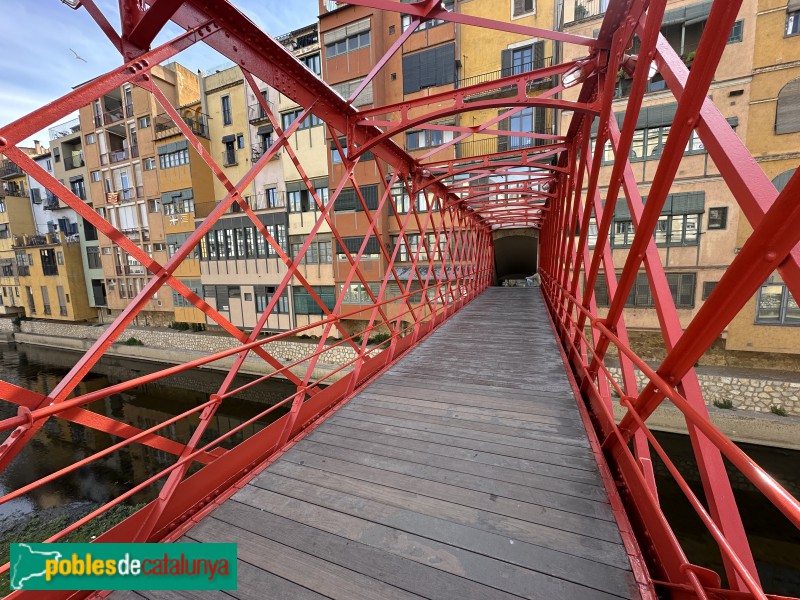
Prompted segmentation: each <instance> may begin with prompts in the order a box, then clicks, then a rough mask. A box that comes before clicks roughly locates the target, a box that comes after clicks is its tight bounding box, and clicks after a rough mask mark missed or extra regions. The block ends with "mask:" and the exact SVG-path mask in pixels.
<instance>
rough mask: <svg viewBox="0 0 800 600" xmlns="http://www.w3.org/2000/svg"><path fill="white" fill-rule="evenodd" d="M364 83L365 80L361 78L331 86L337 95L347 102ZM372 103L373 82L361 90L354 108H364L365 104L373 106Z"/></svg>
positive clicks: (354, 101) (354, 102)
mask: <svg viewBox="0 0 800 600" xmlns="http://www.w3.org/2000/svg"><path fill="white" fill-rule="evenodd" d="M362 81H364V78H363V77H360V78H358V79H353V80H352V81H343V82H342V83H335V84H333V85H331V87H332V88H333V89H334V90H335V91H336V93H337V94H339V95H340V96H341V97H342V98H344V99H345V100H347V99H349V98H350V96H352V95H353V94H354V93H355V91H356V90H357V89H358V86H360V85H361V82H362ZM372 102H373V97H372V82H371V81H370V82H369V83H367V85H365V86H364V89H363V90H361V92H360V93H359V94H358V96H356V98H355V100H353V106H364V105H365V104H372Z"/></svg>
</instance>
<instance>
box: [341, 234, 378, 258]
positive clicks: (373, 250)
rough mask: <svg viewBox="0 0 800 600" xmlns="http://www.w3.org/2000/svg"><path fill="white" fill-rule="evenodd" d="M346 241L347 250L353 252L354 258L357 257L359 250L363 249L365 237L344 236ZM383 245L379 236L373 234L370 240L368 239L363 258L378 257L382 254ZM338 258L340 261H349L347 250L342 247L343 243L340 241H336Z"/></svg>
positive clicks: (343, 239)
mask: <svg viewBox="0 0 800 600" xmlns="http://www.w3.org/2000/svg"><path fill="white" fill-rule="evenodd" d="M342 241H343V242H344V247H345V248H347V251H348V252H349V253H350V254H351V256H352V257H353V258H355V257H356V255H357V254H358V251H359V250H360V249H361V244H362V243H364V238H363V237H351V238H342ZM380 252H381V247H380V244H378V238H376V237H375V235H371V236H370V237H369V240H367V246H366V248H364V254H363V255H362V257H361V258H362V259H373V258H374V259H376V258H378V257H379V256H380ZM336 255H337V256H336V258H337V259H338V260H340V261H347V256H346V255H345V251H344V249H343V248H342V244H341V243H339V241H338V240H337V241H336Z"/></svg>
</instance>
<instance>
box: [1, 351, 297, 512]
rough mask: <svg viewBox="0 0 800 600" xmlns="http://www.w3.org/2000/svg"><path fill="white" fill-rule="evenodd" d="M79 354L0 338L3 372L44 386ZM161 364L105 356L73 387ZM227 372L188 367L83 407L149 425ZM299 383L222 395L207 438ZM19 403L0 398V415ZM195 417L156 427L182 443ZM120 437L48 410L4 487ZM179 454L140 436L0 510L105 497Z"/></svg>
mask: <svg viewBox="0 0 800 600" xmlns="http://www.w3.org/2000/svg"><path fill="white" fill-rule="evenodd" d="M79 356H80V355H78V354H75V353H70V352H64V351H61V350H52V349H49V348H41V347H35V346H22V345H20V346H17V345H14V344H0V379H2V380H5V381H9V382H11V383H14V384H16V385H19V386H22V387H25V388H27V389H30V390H33V391H36V392H39V393H41V394H47V393H49V392H50V391H51V390H52V389H53V388H54V387H55V386H56V385H57V384H58V382H59V381H60V380H61V379H62V378H63V376H64V375H65V374H66V373H67V372H68V370H69V368H70V367H71V366H72V365H73V364H74V363H75V362H76V361H77V359H78V357H79ZM162 368H164V367H163V366H161V365H153V364H151V363H144V362H139V361H130V360H123V359H116V358H104V359H103V360H102V361H101V363H99V364H98V366H97V367H96V369H95V370H93V372H92V373H90V374H89V375H87V377H86V378H85V379H84V381H83V382H82V383H81V384H80V385H79V386H78V388H77V390H76V393H77V394H85V393H88V392H91V391H94V390H98V389H100V388H104V387H106V386H108V385H112V384H115V383H118V382H121V381H127V380H129V379H131V378H134V377H138V376H141V375H143V374H145V373H149V372H153V371H156V370H159V369H162ZM223 379H224V373H221V372H214V371H207V370H194V371H189V372H186V373H183V374H179V375H175V376H172V377H170V378H168V379H165V380H163V381H160V382H159V383H155V384H147V385H143V386H140V387H137V388H134V389H132V390H129V391H126V392H124V393H121V394H114V395H112V396H110V397H108V398H105V399H103V400H98V401H96V402H94V403H92V404H90V405H87V406H86V408H87V409H89V410H91V411H93V412H96V413H99V414H102V415H105V416H108V417H111V418H113V419H115V420H118V421H121V422H123V423H127V424H129V425H133V426H135V427H138V428H140V429H146V428H148V427H152V426H154V425H156V424H157V423H160V422H163V421H165V420H167V419H169V418H170V417H172V416H174V415H177V414H180V413H182V412H184V411H187V410H189V409H191V408H192V407H195V406H197V405H199V404H201V403H203V402H206V401H208V399H209V394H211V393H214V392H216V391H217V390H218V388H219V386H220V384H221V383H222V381H223ZM247 381H252V378H247V377H239V378H237V380H236V381H235V383H234V387H236V386H239V385H242V384H243V383H245V382H247ZM294 391H295V388H294V386H292V385H289V384H288V383H285V382H283V381H275V382H272V381H270V382H267V383H260V384H257V385H256V386H254V387H253V388H250V389H248V390H245V391H244V392H242V393H241V395H240V396H238V397H232V398H230V399H227V400H225V401H224V402H223V403H222V405H221V406H220V408H219V409H218V411H217V413H216V415H215V416H214V417H213V420H212V422H211V423H210V425H209V428H208V431H207V434H206V436H204V439H205V440H206V441H210V440H211V439H213V438H214V437H216V436H217V435H218V434H221V433H225V432H227V431H230V430H231V429H233V428H234V427H236V426H237V425H240V424H241V423H243V422H244V421H246V420H248V419H249V418H251V417H253V416H254V415H256V414H258V413H260V412H262V411H263V410H265V409H266V408H268V406H269V405H270V404H274V403H276V402H278V401H280V400H282V399H283V398H285V397H287V396H288V395H290V394H291V393H293V392H294ZM16 410H17V409H16V406H15V405H12V404H10V403H8V402H5V401H0V418H7V417H11V416H14V415H15V414H16ZM281 414H283V409H282V408H281V409H277V410H276V411H275V412H274V413H273V414H270V415H269V416H268V417H267V419H265V420H262V421H260V422H259V423H257V424H252V425H249V426H247V427H246V428H245V429H244V430H243V431H242V432H238V433H236V434H234V435H233V436H232V437H231V438H229V440H227V441H226V442H225V443H224V444H223V445H224V446H225V447H231V446H233V445H235V444H237V443H239V442H241V441H242V440H243V439H246V438H247V437H249V436H250V435H251V434H252V433H254V432H255V431H257V430H259V429H260V428H261V427H263V425H265V424H267V423H268V422H271V421H272V420H274V419H276V418H278V417H279V416H280V415H281ZM197 423H198V414H197V413H195V414H193V415H192V416H191V417H188V418H186V419H182V420H181V421H178V422H176V423H174V424H171V425H169V426H168V427H166V428H164V429H162V430H161V431H159V432H158V433H159V434H160V435H162V436H164V437H167V438H169V439H172V440H175V441H179V442H181V443H185V442H186V441H187V440H188V439H189V437H190V436H191V434H192V432H193V431H194V429H195V427H196V426H197ZM3 435H5V434H3ZM212 436H213V437H212ZM118 441H119V438H117V437H113V436H110V435H108V434H105V433H102V432H99V431H97V430H95V429H92V428H89V427H84V426H82V425H77V424H74V423H70V422H68V421H66V420H63V419H52V418H51V419H49V420H48V421H47V423H46V425H45V426H44V427H43V428H42V429H41V430H40V431H39V432H38V433H37V434H36V437H35V438H34V439H32V440H31V442H30V443H29V444H27V446H26V447H25V448H24V450H23V451H22V452H21V453H20V454H19V455H18V456H17V457H16V458H15V459H14V461H13V462H12V463H11V465H9V467H8V468H7V469H6V470H5V471H4V472H2V473H0V495H2V494H5V493H7V492H9V491H12V490H15V489H19V488H20V487H22V486H24V485H26V484H28V483H30V482H33V481H35V480H37V479H38V478H40V477H43V476H45V475H48V474H50V473H52V472H54V471H56V470H58V469H60V468H63V467H66V466H68V465H71V464H73V463H75V462H76V461H78V460H80V459H82V458H85V457H87V456H90V455H91V454H93V453H94V452H97V451H98V450H102V449H104V448H107V447H109V446H111V445H113V444H114V443H116V442H118ZM174 462H175V457H174V455H172V454H168V453H166V452H163V451H160V450H156V449H154V448H149V447H146V446H143V445H141V444H133V445H131V446H130V447H126V448H123V449H121V450H118V451H115V452H113V453H111V454H109V455H108V456H105V457H103V458H102V459H100V460H98V461H96V462H92V463H91V464H89V465H86V466H84V467H82V468H80V469H78V470H76V471H73V472H71V473H69V474H67V475H65V476H63V477H61V478H59V479H58V480H56V481H53V482H52V483H48V484H46V485H43V486H41V487H39V488H37V489H36V490H35V491H32V492H30V493H29V494H27V495H25V496H23V497H20V498H18V499H15V500H12V501H10V502H8V503H6V504H4V505H0V518H2V517H6V516H8V515H10V514H12V513H13V514H15V515H17V516H19V515H20V513H22V514H24V513H30V512H31V511H38V510H43V509H51V508H53V507H66V506H67V505H69V504H72V503H77V504H83V505H85V504H86V503H87V502H89V503H92V504H97V503H103V502H106V501H108V500H110V499H112V498H114V497H116V496H118V495H120V494H121V493H123V492H125V491H127V490H129V489H130V488H132V487H133V486H134V485H136V484H137V483H140V482H142V481H144V480H146V479H147V478H148V477H150V476H152V475H153V474H155V473H157V472H158V471H160V470H162V469H164V468H165V467H167V466H169V465H170V464H172V463H174ZM157 491H158V489H157V487H154V486H151V487H150V488H148V489H147V490H143V491H142V492H141V493H139V494H137V495H136V496H135V497H134V498H132V501H133V502H135V503H141V502H146V501H148V500H151V499H152V498H153V497H154V496H155V494H157Z"/></svg>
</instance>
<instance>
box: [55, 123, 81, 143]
mask: <svg viewBox="0 0 800 600" xmlns="http://www.w3.org/2000/svg"><path fill="white" fill-rule="evenodd" d="M47 131H48V133H49V134H50V141H53V142H54V141H55V140H58V139H60V138H63V137H73V136H76V135H78V134H79V133H80V132H81V121H80V119H72V120H71V121H67V122H66V123H60V124H58V125H55V126H53V127H51V128H50V129H48V130H47Z"/></svg>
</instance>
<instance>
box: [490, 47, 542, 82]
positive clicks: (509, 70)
mask: <svg viewBox="0 0 800 600" xmlns="http://www.w3.org/2000/svg"><path fill="white" fill-rule="evenodd" d="M544 62H545V61H544V42H542V41H538V42H534V43H533V44H531V45H530V46H523V47H520V48H509V49H507V50H503V51H502V52H501V53H500V65H501V76H502V77H509V76H511V75H520V74H521V73H527V72H528V71H533V70H535V69H541V68H543V67H544Z"/></svg>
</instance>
